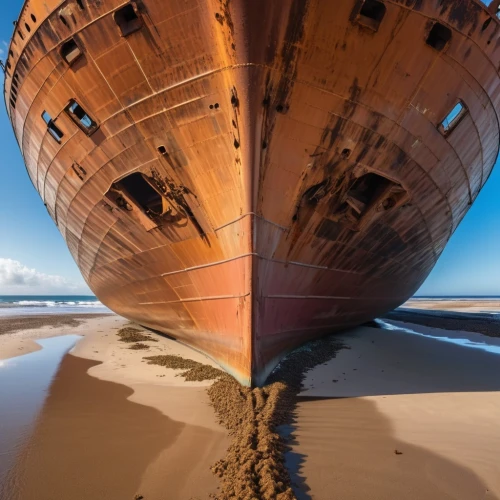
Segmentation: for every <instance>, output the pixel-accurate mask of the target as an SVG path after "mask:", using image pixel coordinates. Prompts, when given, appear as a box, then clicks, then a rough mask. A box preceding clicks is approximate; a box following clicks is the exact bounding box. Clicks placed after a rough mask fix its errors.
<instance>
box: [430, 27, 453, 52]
mask: <svg viewBox="0 0 500 500" xmlns="http://www.w3.org/2000/svg"><path fill="white" fill-rule="evenodd" d="M450 40H451V30H450V29H449V28H447V27H446V26H443V25H442V24H440V23H436V24H434V26H433V27H432V29H431V31H430V33H429V36H428V37H427V40H426V43H427V45H430V46H431V47H432V48H434V49H436V50H439V51H441V50H443V49H444V48H445V47H446V44H447V43H448V42H449V41H450Z"/></svg>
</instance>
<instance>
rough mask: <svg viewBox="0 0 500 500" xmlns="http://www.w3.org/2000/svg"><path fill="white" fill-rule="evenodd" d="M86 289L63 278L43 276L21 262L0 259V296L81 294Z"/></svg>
mask: <svg viewBox="0 0 500 500" xmlns="http://www.w3.org/2000/svg"><path fill="white" fill-rule="evenodd" d="M81 292H88V288H87V287H86V286H85V285H83V284H80V283H74V282H72V281H70V280H67V279H66V278H64V277H63V276H58V275H53V274H45V273H41V272H39V271H37V270H36V269H32V268H29V267H27V266H25V265H23V264H22V263H21V262H19V261H17V260H13V259H6V258H3V257H0V294H6V295H10V294H15V295H17V294H19V295H20V294H36V293H39V294H47V293H81Z"/></svg>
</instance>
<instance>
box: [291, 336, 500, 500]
mask: <svg viewBox="0 0 500 500" xmlns="http://www.w3.org/2000/svg"><path fill="white" fill-rule="evenodd" d="M340 339H341V340H342V341H344V342H345V343H346V345H347V346H348V347H349V349H347V350H343V351H341V352H340V353H339V354H338V355H337V358H335V359H333V360H332V361H330V362H329V363H327V364H325V365H321V366H319V367H317V368H315V369H314V370H312V371H311V372H310V373H309V375H308V377H307V378H306V380H305V382H304V385H305V389H306V390H305V391H304V392H303V393H302V395H301V397H299V403H298V405H297V407H296V411H295V422H294V424H293V426H291V427H289V428H282V429H281V432H282V433H283V434H288V435H291V437H292V441H291V445H292V449H291V450H290V451H289V452H288V453H287V455H286V461H287V466H288V468H289V470H290V473H291V478H292V483H293V485H294V491H295V493H296V496H297V498H298V500H307V499H312V498H314V499H320V500H323V499H324V500H327V499H331V498H340V499H344V498H349V499H352V500H356V499H368V498H369V499H371V500H382V499H384V500H385V499H388V498H395V499H396V498H397V499H398V500H406V499H412V500H416V499H423V498H425V499H426V500H458V499H460V500H472V499H474V500H475V499H489V500H490V499H497V500H498V497H497V496H495V495H494V494H493V492H491V491H488V487H487V485H486V484H485V483H484V482H483V480H482V479H481V478H479V477H478V476H477V475H476V474H475V473H474V472H473V471H471V470H469V469H467V468H466V467H463V466H462V465H460V464H459V463H456V462H454V461H452V460H449V459H447V458H445V457H443V456H439V455H437V454H435V453H433V452H432V451H430V450H428V449H425V448H423V447H419V446H415V445H413V444H409V443H406V442H404V441H401V440H400V439H398V438H397V437H396V435H395V430H394V427H393V425H392V423H391V421H390V420H389V419H388V418H387V417H386V416H385V415H384V414H382V413H381V412H380V411H379V410H378V409H377V404H376V402H375V401H374V400H371V399H366V398H364V396H382V397H384V396H388V395H408V394H429V393H466V392H492V391H493V392H498V391H500V376H499V375H500V357H499V356H498V355H497V354H491V353H488V352H483V351H478V350H475V349H470V348H467V347H461V346H456V345H451V344H447V343H445V342H440V341H436V340H434V339H429V338H424V337H419V336H417V335H411V334H402V333H399V332H396V331H387V330H382V329H374V328H359V329H356V330H353V331H352V332H348V333H345V334H343V335H341V336H340ZM478 425H480V422H478ZM312 485H314V492H312V491H311V489H310V486H312Z"/></svg>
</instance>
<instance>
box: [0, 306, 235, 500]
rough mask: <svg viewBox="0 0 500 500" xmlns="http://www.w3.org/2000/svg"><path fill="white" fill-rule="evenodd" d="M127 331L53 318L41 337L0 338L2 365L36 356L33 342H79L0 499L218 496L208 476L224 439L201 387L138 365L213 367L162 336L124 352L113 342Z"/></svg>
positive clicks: (118, 322) (104, 321)
mask: <svg viewBox="0 0 500 500" xmlns="http://www.w3.org/2000/svg"><path fill="white" fill-rule="evenodd" d="M1 321H5V319H2V320H1ZM19 321H20V320H19ZM28 321H30V319H29V318H28ZM127 323H128V322H127V321H126V320H124V319H122V318H119V317H117V316H114V315H106V316H100V317H91V318H89V319H85V318H83V319H81V322H80V323H79V324H78V325H77V326H68V325H67V324H60V323H58V322H57V321H56V319H55V318H52V320H51V324H50V325H45V326H42V327H40V328H38V329H28V330H23V329H17V331H16V332H12V333H6V334H3V335H0V352H1V353H2V358H4V359H5V358H8V357H9V354H10V356H12V355H20V354H25V353H27V352H31V351H33V350H36V349H39V348H40V346H39V345H38V344H36V343H35V342H34V340H36V339H41V338H46V337H52V336H57V335H63V334H68V333H71V334H75V333H76V334H79V335H83V338H82V340H80V342H79V343H78V344H77V346H76V347H75V348H74V349H73V351H72V353H71V354H68V355H66V356H65V357H64V358H63V361H62V362H61V365H60V367H59V370H58V372H57V374H56V376H55V378H54V381H53V383H52V385H51V387H50V391H49V394H48V397H47V399H46V401H45V404H44V407H43V409H42V411H41V413H40V415H39V416H38V419H37V422H36V425H35V427H34V429H33V432H32V436H31V438H30V440H29V442H28V443H27V444H26V446H25V448H24V450H23V452H22V453H21V454H20V456H19V457H18V458H17V463H16V465H15V467H14V468H13V470H12V471H11V472H10V474H9V477H8V480H7V484H6V486H4V489H3V496H1V498H2V499H9V500H10V499H12V500H14V499H19V500H21V499H22V500H29V499H33V500H35V499H36V500H44V499H47V500H49V499H50V500H54V499H62V498H72V499H75V500H78V499H82V500H83V499H88V498H106V499H110V500H112V499H117V500H118V499H120V500H122V499H124V498H131V499H132V498H134V496H135V495H143V496H144V498H179V499H181V498H186V499H190V498H206V497H207V495H208V494H210V493H215V492H216V488H217V480H216V478H215V476H214V475H213V474H212V472H211V471H210V467H211V466H212V465H213V464H214V463H215V462H216V461H217V460H218V459H220V458H221V457H222V456H223V455H224V453H225V451H226V449H227V447H228V439H227V437H226V432H225V430H224V429H223V428H222V427H221V426H220V425H219V424H218V423H217V422H216V419H215V414H214V412H213V410H212V408H211V407H210V406H209V404H208V397H207V395H206V391H205V387H206V386H207V382H185V381H184V380H183V379H182V378H179V377H176V376H175V375H176V374H177V373H178V371H176V370H166V369H165V368H163V367H160V366H152V365H148V364H146V363H145V362H144V360H143V357H144V356H147V355H154V354H166V353H169V354H177V355H184V356H185V355H186V354H188V357H190V358H193V359H196V360H199V361H202V362H204V363H208V364H209V363H211V361H210V360H208V358H206V357H205V356H203V355H201V354H199V353H197V352H195V351H192V350H191V349H188V348H186V347H184V346H182V345H180V344H178V343H176V342H173V341H172V340H169V339H166V338H164V337H159V336H155V339H156V340H157V342H148V344H149V345H150V346H151V347H150V348H149V349H147V350H140V351H137V350H131V349H129V347H130V345H128V344H124V343H122V342H119V341H118V337H117V335H116V333H117V331H118V329H119V328H120V327H122V326H124V325H125V324H127Z"/></svg>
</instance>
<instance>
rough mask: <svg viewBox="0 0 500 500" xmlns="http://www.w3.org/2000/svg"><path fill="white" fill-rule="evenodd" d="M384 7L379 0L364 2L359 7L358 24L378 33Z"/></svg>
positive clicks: (366, 0)
mask: <svg viewBox="0 0 500 500" xmlns="http://www.w3.org/2000/svg"><path fill="white" fill-rule="evenodd" d="M385 11H386V8H385V5H384V4H383V3H382V2H380V1H379V0H365V1H364V2H363V5H362V6H361V10H360V12H359V16H358V23H359V24H361V25H363V26H366V27H367V28H370V29H372V30H374V31H378V29H379V27H380V23H381V22H382V19H384V16H385Z"/></svg>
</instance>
